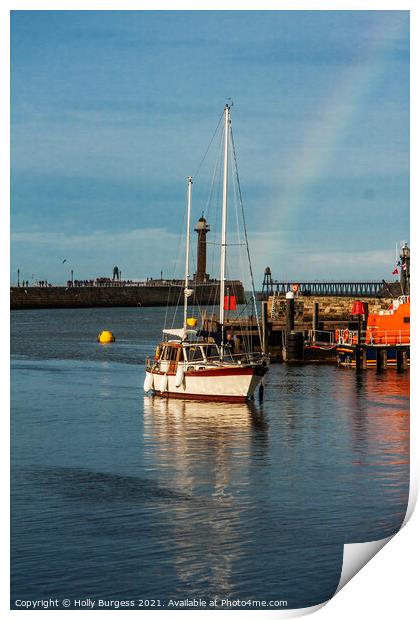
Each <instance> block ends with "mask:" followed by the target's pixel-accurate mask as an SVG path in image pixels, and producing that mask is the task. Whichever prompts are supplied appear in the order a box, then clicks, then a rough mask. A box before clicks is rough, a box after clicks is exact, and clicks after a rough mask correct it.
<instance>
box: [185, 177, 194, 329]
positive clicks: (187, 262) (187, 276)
mask: <svg viewBox="0 0 420 620" xmlns="http://www.w3.org/2000/svg"><path fill="white" fill-rule="evenodd" d="M192 184H193V180H192V177H188V189H187V195H188V198H187V241H186V249H185V284H184V337H185V336H186V335H187V313H188V297H189V296H190V294H191V291H190V290H189V288H188V284H189V279H190V273H189V271H190V221H191V198H192Z"/></svg>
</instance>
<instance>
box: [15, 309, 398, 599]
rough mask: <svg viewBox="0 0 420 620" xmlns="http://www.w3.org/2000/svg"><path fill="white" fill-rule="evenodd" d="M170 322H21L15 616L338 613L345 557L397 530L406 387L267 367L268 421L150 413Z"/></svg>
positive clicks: (61, 313)
mask: <svg viewBox="0 0 420 620" xmlns="http://www.w3.org/2000/svg"><path fill="white" fill-rule="evenodd" d="M164 312H165V311H164V310H161V309H151V308H133V309H131V308H127V309H119V308H116V309H92V310H51V311H49V310H44V311H24V312H14V313H12V352H13V356H12V601H14V600H15V599H39V598H50V597H53V598H55V597H58V598H61V599H62V598H69V599H71V600H72V599H82V598H86V597H90V598H91V599H99V598H104V599H159V600H160V601H161V604H162V605H165V604H167V603H166V602H167V601H168V600H169V599H170V598H172V599H178V600H179V599H185V598H187V597H189V598H192V597H193V596H196V597H202V598H204V599H207V600H209V599H211V598H213V597H215V596H218V597H222V598H225V597H229V598H232V599H233V598H240V599H248V598H254V599H258V600H287V601H288V606H289V607H301V606H306V605H314V604H316V603H319V602H321V601H324V600H326V599H327V598H328V597H330V596H331V595H332V594H333V592H334V590H335V588H336V586H337V583H338V581H339V578H340V571H341V562H342V551H343V543H345V542H363V541H368V540H374V539H378V538H383V537H385V536H389V535H390V534H392V533H394V532H396V531H397V530H398V528H399V526H400V525H401V523H402V521H403V518H404V513H405V508H406V504H407V497H408V483H409V468H408V460H409V452H408V449H409V436H408V433H409V417H408V416H409V412H408V406H409V403H408V393H409V375H408V373H404V374H397V373H396V372H395V371H394V370H388V371H386V372H385V373H383V374H382V375H379V376H378V375H377V374H376V372H375V371H374V370H369V371H367V372H364V373H362V374H360V375H357V374H356V373H355V372H354V371H352V370H343V369H338V368H335V367H332V366H328V367H316V366H307V367H293V368H292V367H286V366H284V365H273V366H272V367H271V369H270V373H269V375H268V376H267V381H266V390H265V401H264V403H263V404H258V403H255V404H250V405H220V404H212V403H206V404H201V403H196V402H188V401H185V402H183V401H167V400H164V399H160V398H157V397H155V398H150V397H145V396H144V394H143V390H142V386H143V379H144V372H143V364H144V359H145V356H146V355H148V354H150V353H153V351H154V346H155V344H156V341H157V339H158V338H159V334H160V329H161V325H162V320H163V315H164ZM102 329H111V330H113V331H114V333H115V335H116V337H117V341H116V342H115V343H114V344H112V345H105V346H103V345H99V344H98V343H97V342H96V335H97V333H98V332H99V331H100V330H102Z"/></svg>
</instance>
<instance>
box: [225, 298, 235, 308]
mask: <svg viewBox="0 0 420 620" xmlns="http://www.w3.org/2000/svg"><path fill="white" fill-rule="evenodd" d="M223 307H224V309H225V310H236V297H235V295H226V296H225V303H224V304H223Z"/></svg>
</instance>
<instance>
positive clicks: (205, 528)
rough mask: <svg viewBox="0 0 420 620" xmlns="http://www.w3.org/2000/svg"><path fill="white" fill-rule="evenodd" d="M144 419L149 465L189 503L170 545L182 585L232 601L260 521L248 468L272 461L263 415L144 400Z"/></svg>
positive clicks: (176, 514) (238, 407)
mask: <svg viewBox="0 0 420 620" xmlns="http://www.w3.org/2000/svg"><path fill="white" fill-rule="evenodd" d="M143 420H144V428H143V433H144V434H143V442H144V449H145V455H144V456H145V458H146V459H147V460H148V463H147V465H148V466H150V468H151V469H155V468H158V469H159V479H160V481H161V483H164V484H165V485H167V486H169V485H170V486H171V487H172V488H173V487H176V488H181V489H182V491H183V493H187V494H188V495H189V497H190V501H184V502H179V503H177V505H176V506H174V507H173V509H172V510H171V517H170V530H171V533H170V536H169V537H168V538H167V540H166V543H165V544H166V546H167V550H168V555H170V556H171V558H172V559H171V563H172V566H173V568H174V569H175V571H176V574H177V581H178V587H179V586H180V584H183V586H184V587H185V592H192V591H194V592H197V593H201V595H202V596H204V597H206V598H209V597H212V596H219V597H220V596H228V595H230V594H232V593H233V592H234V591H235V590H236V589H237V586H238V583H237V581H238V561H240V558H241V557H243V555H244V542H245V541H244V534H245V536H246V533H247V531H248V528H249V527H251V528H252V527H253V524H254V523H256V521H257V520H258V514H257V513H258V509H255V507H253V506H252V505H251V504H252V503H251V501H250V498H251V496H252V495H253V494H255V489H254V490H252V489H251V488H250V487H251V486H252V484H255V478H254V481H253V482H252V484H251V481H252V476H250V473H249V468H251V467H252V464H253V463H255V462H260V463H263V462H264V461H265V460H266V458H267V454H266V450H267V423H266V421H265V418H264V414H263V413H262V412H261V411H260V410H259V409H258V407H257V406H256V405H254V404H253V403H238V404H230V405H229V407H228V408H223V407H221V406H220V403H214V402H207V403H203V402H200V403H198V402H197V401H186V400H185V401H184V400H175V399H164V398H160V397H145V398H144V417H143ZM244 518H246V524H245V522H244V520H245V519H244ZM249 544H250V545H252V541H250V543H249ZM248 568H250V567H248ZM192 588H193V590H192ZM181 591H182V587H181Z"/></svg>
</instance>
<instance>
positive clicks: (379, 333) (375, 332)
mask: <svg viewBox="0 0 420 620" xmlns="http://www.w3.org/2000/svg"><path fill="white" fill-rule="evenodd" d="M360 340H361V344H367V345H409V344H410V330H408V329H407V330H405V329H388V330H383V329H377V328H374V327H371V328H369V329H367V330H365V331H362V332H361V337H360ZM335 341H336V342H337V344H350V345H354V344H359V342H358V332H357V331H353V330H348V329H341V330H336V332H335Z"/></svg>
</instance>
